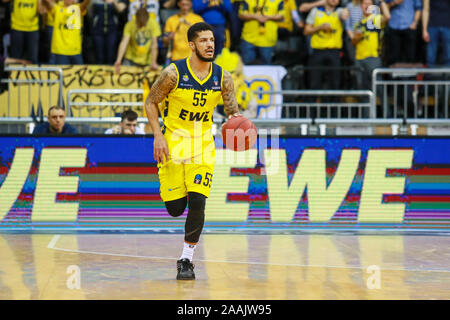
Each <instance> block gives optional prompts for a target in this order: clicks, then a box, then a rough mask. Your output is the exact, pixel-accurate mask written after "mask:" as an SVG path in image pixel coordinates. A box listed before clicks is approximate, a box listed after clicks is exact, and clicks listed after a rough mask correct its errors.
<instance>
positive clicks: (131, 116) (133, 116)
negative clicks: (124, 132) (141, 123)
mask: <svg viewBox="0 0 450 320" xmlns="http://www.w3.org/2000/svg"><path fill="white" fill-rule="evenodd" d="M137 118H138V115H137V113H136V112H134V111H133V110H125V111H124V112H122V122H123V121H124V120H125V119H127V120H128V121H134V120H137Z"/></svg>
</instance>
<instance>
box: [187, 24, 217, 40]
mask: <svg viewBox="0 0 450 320" xmlns="http://www.w3.org/2000/svg"><path fill="white" fill-rule="evenodd" d="M208 30H209V31H211V32H214V31H213V27H212V26H211V25H210V24H208V23H206V22H197V23H196V24H193V25H192V26H191V27H190V28H189V30H188V32H187V37H188V41H189V42H191V41H194V40H195V39H196V38H197V36H198V33H199V32H202V31H208Z"/></svg>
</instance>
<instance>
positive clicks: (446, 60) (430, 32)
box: [422, 0, 450, 67]
mask: <svg viewBox="0 0 450 320" xmlns="http://www.w3.org/2000/svg"><path fill="white" fill-rule="evenodd" d="M449 14H450V0H439V1H436V0H433V1H431V0H423V11H422V15H423V17H422V19H423V21H422V28H423V32H422V37H423V39H424V41H425V42H426V43H427V66H428V67H432V66H434V65H436V64H438V63H437V62H438V59H437V53H438V47H439V45H440V46H441V48H442V51H443V52H442V55H443V61H442V64H443V65H445V66H450V19H449Z"/></svg>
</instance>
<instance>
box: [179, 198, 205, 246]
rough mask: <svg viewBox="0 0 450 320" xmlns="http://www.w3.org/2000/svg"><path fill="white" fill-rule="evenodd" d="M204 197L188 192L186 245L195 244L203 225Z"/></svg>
mask: <svg viewBox="0 0 450 320" xmlns="http://www.w3.org/2000/svg"><path fill="white" fill-rule="evenodd" d="M205 204H206V197H205V196H204V195H202V194H200V193H197V192H189V195H188V206H189V211H188V215H187V218H186V225H185V228H184V230H185V234H184V240H185V241H186V242H188V243H194V244H195V243H197V242H198V240H199V239H200V234H201V233H202V230H203V224H204V223H205Z"/></svg>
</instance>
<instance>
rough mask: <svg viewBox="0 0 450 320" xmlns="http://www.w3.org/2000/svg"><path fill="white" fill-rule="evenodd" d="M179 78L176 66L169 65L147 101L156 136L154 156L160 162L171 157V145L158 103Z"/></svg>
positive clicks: (146, 106) (150, 120)
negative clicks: (165, 134)
mask: <svg viewBox="0 0 450 320" xmlns="http://www.w3.org/2000/svg"><path fill="white" fill-rule="evenodd" d="M177 79H178V76H177V71H176V69H175V67H174V66H173V65H169V66H168V67H167V68H166V69H164V70H163V72H162V73H161V75H160V76H159V78H158V79H157V80H156V81H155V83H154V84H153V86H152V88H151V89H150V93H149V94H148V96H147V100H146V101H145V111H146V113H147V118H148V122H149V124H150V126H151V127H152V130H153V136H154V142H153V157H154V158H155V160H156V161H157V162H158V163H160V162H161V163H164V162H165V159H166V160H168V159H169V147H168V145H167V141H166V139H165V138H164V135H163V134H162V133H161V127H160V125H159V108H158V104H159V103H160V102H161V101H163V100H164V98H165V97H166V96H167V95H168V94H169V93H170V91H172V90H173V89H174V88H175V86H176V84H177ZM164 156H165V159H164Z"/></svg>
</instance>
